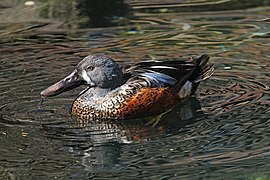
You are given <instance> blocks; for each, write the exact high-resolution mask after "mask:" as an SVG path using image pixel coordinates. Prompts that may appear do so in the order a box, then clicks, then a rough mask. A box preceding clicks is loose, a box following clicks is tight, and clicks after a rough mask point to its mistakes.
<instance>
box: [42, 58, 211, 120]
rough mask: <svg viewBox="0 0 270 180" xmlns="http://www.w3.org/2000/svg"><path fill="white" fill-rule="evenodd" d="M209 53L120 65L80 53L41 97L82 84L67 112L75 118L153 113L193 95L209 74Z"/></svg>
mask: <svg viewBox="0 0 270 180" xmlns="http://www.w3.org/2000/svg"><path fill="white" fill-rule="evenodd" d="M209 59H210V56H209V55H207V54H203V55H201V56H200V57H198V58H194V57H191V58H187V59H181V60H179V59H176V60H167V61H157V60H148V61H142V62H138V63H134V64H132V65H126V66H121V65H119V64H118V63H117V62H116V61H115V60H113V59H112V58H111V57H109V56H107V55H105V54H101V53H97V54H91V55H88V56H87V57H85V58H84V59H83V60H82V61H81V62H79V63H78V65H77V66H76V68H75V69H74V70H73V71H72V72H71V73H70V74H69V75H68V76H66V77H65V78H63V79H62V80H60V81H58V82H56V83H55V84H53V85H51V86H49V87H48V88H46V89H45V90H43V91H41V93H40V95H41V97H42V98H47V97H51V96H56V95H59V94H61V93H63V92H65V91H68V90H71V89H74V88H76V87H78V86H81V85H85V86H86V89H84V90H83V91H82V92H81V93H80V94H79V96H78V97H77V98H76V99H75V100H74V102H73V104H72V107H71V114H72V115H73V116H74V117H75V118H77V119H80V120H87V121H93V120H100V119H130V118H139V117H143V116H150V115H157V114H161V113H163V112H166V111H168V110H169V109H172V108H173V107H174V106H176V105H177V104H179V103H181V102H183V101H184V100H185V99H187V98H188V97H190V96H192V95H194V94H195V92H196V90H197V89H198V86H199V84H200V82H201V81H203V80H206V79H208V78H209V77H210V76H211V75H212V74H213V72H214V64H208V61H209Z"/></svg>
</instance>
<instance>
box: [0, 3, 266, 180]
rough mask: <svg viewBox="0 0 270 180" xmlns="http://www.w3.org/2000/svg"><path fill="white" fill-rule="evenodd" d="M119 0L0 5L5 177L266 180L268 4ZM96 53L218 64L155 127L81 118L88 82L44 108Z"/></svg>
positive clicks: (125, 60) (0, 152)
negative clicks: (55, 88)
mask: <svg viewBox="0 0 270 180" xmlns="http://www.w3.org/2000/svg"><path fill="white" fill-rule="evenodd" d="M100 2H103V1H100ZM115 2H116V3H115V4H114V3H112V4H109V5H108V4H106V7H111V8H110V9H117V10H104V7H105V4H102V3H101V4H97V3H95V2H94V1H93V2H92V1H89V2H88V3H86V1H80V3H78V2H77V1H75V0H74V1H68V2H66V3H59V2H58V1H55V2H54V1H48V2H45V1H37V2H36V1H35V4H34V5H29V4H27V3H25V2H24V1H14V2H10V1H5V0H4V1H3V2H1V3H0V9H1V13H0V27H1V28H0V29H1V30H0V69H1V70H0V80H1V81H0V102H1V103H0V179H4V178H6V179H7V178H13V179H16V178H17V179H37V178H40V179H89V178H94V177H95V178H101V179H103V178H110V179H117V178H122V179H137V178H145V179H210V178H213V179H232V178H237V179H256V178H262V179H267V178H269V177H270V174H269V172H270V165H269V164H270V131H269V125H270V120H269V117H270V107H269V105H270V96H269V94H270V90H269V86H270V83H269V82H270V73H269V72H270V66H269V65H270V63H269V58H270V53H269V48H270V43H269V33H270V30H269V28H270V25H269V22H270V20H269V16H270V13H269V12H270V4H269V1H248V2H244V1H236V0H228V1H210V0H205V1H196V0H192V1H181V2H179V1H175V0H171V1H166V2H164V1H159V0H155V1H150V2H149V1H143V0H140V1H133V0H128V1H124V2H123V1H115ZM103 3H105V2H103ZM91 7H94V8H95V9H96V11H91ZM88 9H89V11H88ZM103 11H104V13H102V12H103ZM105 12H106V13H105ZM95 52H102V53H106V54H107V55H109V56H111V57H113V58H114V59H115V60H117V61H119V63H121V64H130V63H134V62H139V61H141V60H152V59H158V60H169V59H176V58H179V57H190V56H199V55H201V54H203V53H207V54H209V55H210V56H211V62H212V63H215V68H216V71H215V73H214V75H213V76H212V77H211V78H210V79H209V80H207V81H205V82H204V83H202V84H201V86H200V88H199V90H198V95H197V96H196V97H192V98H190V99H189V100H188V101H187V102H185V103H184V104H180V105H178V106H177V107H175V108H174V109H173V110H172V111H171V112H169V113H167V114H165V115H164V116H162V118H161V120H160V122H159V123H157V124H155V123H154V122H153V121H151V118H150V119H149V118H138V119H135V120H127V121H120V122H119V121H99V122H90V123H85V122H77V121H76V120H74V119H73V118H72V117H71V116H70V106H71V104H72V102H73V100H74V98H75V97H76V96H77V95H78V94H79V92H80V91H81V90H82V89H83V87H82V88H78V89H75V90H73V91H69V92H66V93H64V94H61V95H59V96H57V97H53V98H50V99H47V100H45V102H44V103H43V106H42V108H38V106H39V103H40V96H39V94H40V91H41V90H43V89H45V88H46V87H48V86H49V85H51V84H53V83H55V82H56V81H58V80H59V79H61V78H62V77H65V76H66V75H67V74H69V73H70V72H71V71H72V70H73V68H74V66H75V65H76V64H77V63H78V62H79V61H80V60H81V59H82V58H83V57H85V56H86V55H88V54H91V53H95Z"/></svg>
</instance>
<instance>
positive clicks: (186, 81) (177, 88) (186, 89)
mask: <svg viewBox="0 0 270 180" xmlns="http://www.w3.org/2000/svg"><path fill="white" fill-rule="evenodd" d="M209 59H210V57H209V56H208V55H207V54H203V55H202V56H201V57H199V58H197V59H193V60H191V63H194V64H195V67H193V68H192V69H191V70H190V71H189V72H188V73H187V74H186V75H185V76H184V77H183V78H181V80H180V81H178V82H177V83H176V84H175V85H174V87H173V90H174V92H175V93H177V94H178V96H179V97H180V98H185V97H187V96H189V95H192V94H194V93H195V91H196V90H197V88H198V86H199V84H200V82H201V81H203V80H205V79H207V78H209V77H210V76H211V75H212V74H213V73H214V64H207V63H208V61H209Z"/></svg>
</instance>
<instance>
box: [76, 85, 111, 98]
mask: <svg viewBox="0 0 270 180" xmlns="http://www.w3.org/2000/svg"><path fill="white" fill-rule="evenodd" d="M112 90H113V89H111V88H100V87H92V88H88V89H86V90H84V91H83V92H82V94H81V97H83V98H91V99H95V98H100V97H104V96H106V95H107V94H108V93H109V92H110V91H112Z"/></svg>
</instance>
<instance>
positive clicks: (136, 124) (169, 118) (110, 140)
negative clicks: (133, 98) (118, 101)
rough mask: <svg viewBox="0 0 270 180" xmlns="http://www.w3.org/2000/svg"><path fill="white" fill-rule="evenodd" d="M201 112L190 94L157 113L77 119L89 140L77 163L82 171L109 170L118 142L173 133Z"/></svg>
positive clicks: (114, 165) (118, 152)
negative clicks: (121, 118) (140, 115)
mask: <svg viewBox="0 0 270 180" xmlns="http://www.w3.org/2000/svg"><path fill="white" fill-rule="evenodd" d="M202 114H203V113H202V111H201V106H200V103H199V101H198V100H197V99H196V98H195V97H194V98H189V99H188V100H187V101H185V102H184V103H182V104H180V105H178V106H176V107H175V108H173V109H172V110H171V111H169V112H168V113H166V114H163V115H162V116H160V117H148V118H141V119H132V120H124V121H123V120H122V121H98V122H85V121H78V124H79V126H81V128H82V130H83V131H84V133H87V134H88V135H89V136H91V137H90V139H91V140H92V143H93V144H92V145H91V147H89V148H87V149H85V150H84V151H83V154H82V158H81V162H80V163H79V164H80V165H82V166H83V167H84V170H85V171H91V172H93V171H94V172H96V171H113V170H114V169H115V168H117V164H119V162H118V159H119V157H120V156H121V147H122V144H126V143H136V142H142V141H148V140H150V139H156V138H160V137H162V136H163V135H167V134H176V133H177V132H179V130H180V129H181V128H184V127H185V126H186V125H187V124H190V123H192V122H194V121H196V119H197V118H196V117H198V116H201V115H202Z"/></svg>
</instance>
